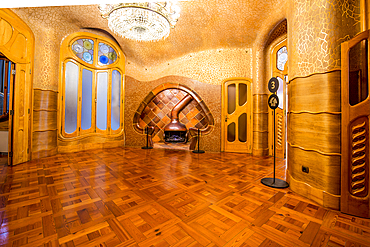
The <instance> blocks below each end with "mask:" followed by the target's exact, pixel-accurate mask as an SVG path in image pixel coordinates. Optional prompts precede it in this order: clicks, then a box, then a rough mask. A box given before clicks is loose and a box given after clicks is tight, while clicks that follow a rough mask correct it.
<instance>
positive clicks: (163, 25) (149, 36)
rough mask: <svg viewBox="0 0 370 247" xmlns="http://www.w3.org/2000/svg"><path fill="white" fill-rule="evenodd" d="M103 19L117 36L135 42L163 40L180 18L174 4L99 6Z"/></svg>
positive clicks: (177, 8) (144, 3)
mask: <svg viewBox="0 0 370 247" xmlns="http://www.w3.org/2000/svg"><path fill="white" fill-rule="evenodd" d="M99 9H100V12H101V14H102V17H103V18H106V19H108V27H109V28H110V29H111V30H112V31H113V32H114V33H115V34H117V35H120V36H122V37H124V38H127V39H132V40H136V41H157V40H160V39H165V38H167V37H168V35H169V34H170V29H171V28H174V27H175V24H176V22H177V19H178V18H179V17H180V8H179V7H178V6H177V5H176V4H175V3H174V2H170V1H168V2H157V3H155V2H140V3H118V4H101V5H100V6H99Z"/></svg>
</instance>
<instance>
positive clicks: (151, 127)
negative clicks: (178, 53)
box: [133, 83, 214, 150]
mask: <svg viewBox="0 0 370 247" xmlns="http://www.w3.org/2000/svg"><path fill="white" fill-rule="evenodd" d="M133 125H134V129H135V130H136V132H138V133H140V134H145V133H146V130H148V132H149V137H150V138H149V145H150V146H153V145H154V144H166V145H167V144H170V143H171V144H172V145H171V146H172V147H173V146H174V145H173V144H175V145H178V146H181V147H182V148H189V149H190V150H193V149H195V145H196V142H197V138H198V136H197V132H198V129H200V132H201V135H202V136H203V135H207V134H209V133H210V132H211V131H212V129H213V127H214V118H213V116H212V114H211V112H210V111H209V109H208V107H207V106H206V104H205V103H204V101H203V100H202V99H201V98H200V96H199V95H198V94H197V93H196V92H195V91H194V90H192V89H191V88H189V87H188V86H186V85H182V84H179V83H164V84H162V85H160V86H158V87H157V88H155V89H154V90H152V91H151V92H150V93H149V94H148V95H147V96H146V97H145V99H144V100H143V101H142V102H141V104H140V106H139V108H138V110H137V111H136V113H135V115H134V120H133ZM162 146H163V145H162Z"/></svg>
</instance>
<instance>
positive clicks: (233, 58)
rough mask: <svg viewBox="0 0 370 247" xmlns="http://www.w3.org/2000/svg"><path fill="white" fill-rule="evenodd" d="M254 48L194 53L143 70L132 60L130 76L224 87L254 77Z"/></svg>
mask: <svg viewBox="0 0 370 247" xmlns="http://www.w3.org/2000/svg"><path fill="white" fill-rule="evenodd" d="M252 66H253V64H252V49H250V48H246V49H214V50H206V51H201V52H198V53H190V54H187V55H185V56H183V57H180V58H177V59H173V60H169V61H167V62H165V63H162V64H159V65H156V66H153V67H141V66H139V65H137V64H134V63H133V62H131V61H129V60H128V62H127V64H126V74H127V75H128V76H132V77H135V78H136V79H137V80H141V81H150V80H155V79H158V78H161V77H163V76H167V75H177V76H184V77H188V78H192V79H194V80H197V81H200V82H203V83H206V84H211V85H221V84H222V82H223V81H224V80H225V79H228V78H231V77H247V78H251V77H252V68H253V67H252Z"/></svg>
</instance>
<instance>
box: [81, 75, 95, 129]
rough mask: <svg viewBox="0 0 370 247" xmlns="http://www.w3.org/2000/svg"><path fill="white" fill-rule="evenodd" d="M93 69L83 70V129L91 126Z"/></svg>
mask: <svg viewBox="0 0 370 247" xmlns="http://www.w3.org/2000/svg"><path fill="white" fill-rule="evenodd" d="M91 102H92V71H90V70H87V69H84V70H82V104H81V129H83V130H87V129H90V128H91V111H92V103H91Z"/></svg>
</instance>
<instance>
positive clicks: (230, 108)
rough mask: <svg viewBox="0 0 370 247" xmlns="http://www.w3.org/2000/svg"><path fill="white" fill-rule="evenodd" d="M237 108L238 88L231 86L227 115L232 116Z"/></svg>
mask: <svg viewBox="0 0 370 247" xmlns="http://www.w3.org/2000/svg"><path fill="white" fill-rule="evenodd" d="M235 108H236V86H235V84H231V85H229V86H228V87H227V113H228V114H231V113H233V112H234V111H235Z"/></svg>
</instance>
